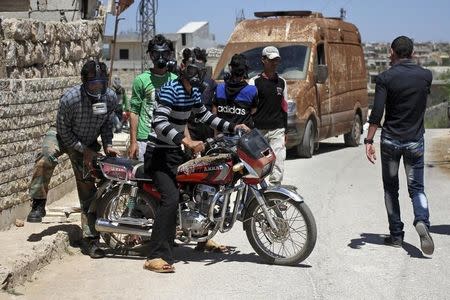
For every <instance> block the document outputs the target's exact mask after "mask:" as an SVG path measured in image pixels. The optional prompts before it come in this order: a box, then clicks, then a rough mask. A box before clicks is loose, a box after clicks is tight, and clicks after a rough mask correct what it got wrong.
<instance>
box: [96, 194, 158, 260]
mask: <svg viewBox="0 0 450 300" xmlns="http://www.w3.org/2000/svg"><path fill="white" fill-rule="evenodd" d="M130 192H131V188H130V186H128V185H124V187H123V188H122V191H121V193H120V195H118V193H119V187H118V186H116V187H114V188H113V189H111V190H110V191H109V192H108V193H106V194H105V196H104V197H103V198H102V201H101V202H100V205H99V206H98V207H97V217H98V218H105V219H108V220H114V219H119V218H120V217H121V216H122V215H123V213H124V212H125V209H126V207H127V202H128V199H129V197H130ZM136 205H137V206H140V207H145V208H146V209H145V212H143V214H144V216H145V218H147V219H154V218H155V214H156V209H157V203H156V201H155V200H154V199H153V198H151V197H150V196H149V195H148V194H146V193H144V192H143V191H141V190H139V191H138V194H137V201H136ZM100 236H101V237H102V239H103V241H104V242H105V243H106V245H108V247H109V248H111V249H114V250H115V251H119V252H122V253H123V254H129V251H130V250H135V249H136V248H137V247H139V245H136V244H135V243H130V236H131V235H128V234H120V233H109V232H100ZM133 238H134V237H133ZM139 239H140V240H141V241H142V242H143V241H145V240H148V239H150V238H149V237H141V236H139Z"/></svg>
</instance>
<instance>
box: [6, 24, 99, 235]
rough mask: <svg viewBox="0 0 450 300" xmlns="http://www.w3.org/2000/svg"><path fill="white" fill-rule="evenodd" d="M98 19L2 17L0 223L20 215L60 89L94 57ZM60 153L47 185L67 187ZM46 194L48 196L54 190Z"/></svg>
mask: <svg viewBox="0 0 450 300" xmlns="http://www.w3.org/2000/svg"><path fill="white" fill-rule="evenodd" d="M103 24H104V23H103V20H97V21H77V22H72V23H61V22H40V21H36V20H32V19H27V20H17V19H5V20H3V21H2V22H1V27H0V229H4V228H5V227H7V226H8V225H9V224H11V223H12V222H14V219H15V218H25V217H26V214H27V213H28V211H29V200H30V198H29V196H28V191H27V190H28V184H29V181H30V178H31V175H32V174H31V173H32V168H33V165H34V160H35V157H36V154H37V152H38V151H39V149H40V146H41V142H42V137H43V134H44V133H45V132H46V130H47V129H48V127H49V126H50V124H52V123H54V122H55V116H56V110H57V107H58V102H59V98H60V96H61V94H62V93H63V91H64V90H65V89H67V88H68V87H70V86H72V85H75V84H78V83H79V82H80V75H79V74H80V70H81V67H82V65H83V63H84V62H85V61H86V60H87V59H88V58H91V57H99V56H100V53H101V42H102V40H101V38H102V32H103ZM72 177H73V173H72V170H71V167H70V162H69V161H68V158H67V156H66V155H64V156H62V157H61V158H60V164H59V165H58V166H57V168H56V170H55V173H54V177H53V178H52V181H51V188H52V189H53V190H54V191H56V190H57V189H55V188H56V187H59V190H60V193H59V194H61V193H64V192H66V191H67V189H64V188H62V186H63V185H64V184H65V185H66V186H71V187H73V180H71V178H72ZM71 181H72V183H70V182H71ZM54 191H53V192H52V193H53V194H54V195H51V194H49V202H51V201H52V200H53V199H55V198H58V193H55V192H54Z"/></svg>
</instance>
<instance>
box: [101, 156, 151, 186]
mask: <svg viewBox="0 0 450 300" xmlns="http://www.w3.org/2000/svg"><path fill="white" fill-rule="evenodd" d="M101 163H103V164H109V165H113V166H120V167H124V168H125V169H126V171H127V174H128V179H129V180H132V181H152V178H151V177H150V176H148V175H147V174H145V171H144V163H143V162H141V161H138V160H135V159H130V158H125V157H105V158H103V159H102V161H101Z"/></svg>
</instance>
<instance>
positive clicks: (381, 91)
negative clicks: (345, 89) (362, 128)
mask: <svg viewBox="0 0 450 300" xmlns="http://www.w3.org/2000/svg"><path fill="white" fill-rule="evenodd" d="M386 98H387V87H386V84H385V82H384V80H383V78H382V77H381V75H380V76H378V77H377V81H376V86H375V97H374V100H373V108H372V112H371V113H370V117H369V121H368V122H369V124H370V125H369V130H368V131H367V137H366V139H365V141H364V143H365V145H366V157H367V159H368V160H369V161H370V162H371V163H372V164H374V163H375V161H376V160H377V157H376V155H375V153H376V151H375V146H374V145H373V137H374V136H375V132H376V131H377V129H378V127H379V126H380V122H381V119H382V117H383V113H384V106H385V103H386Z"/></svg>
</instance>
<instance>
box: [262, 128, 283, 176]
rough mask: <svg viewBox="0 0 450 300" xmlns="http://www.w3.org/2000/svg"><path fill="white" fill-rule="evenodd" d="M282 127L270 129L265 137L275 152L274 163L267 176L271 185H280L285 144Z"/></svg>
mask: <svg viewBox="0 0 450 300" xmlns="http://www.w3.org/2000/svg"><path fill="white" fill-rule="evenodd" d="M284 136H285V132H284V128H279V129H275V130H270V131H269V132H268V133H267V134H266V137H267V139H268V140H269V143H270V147H272V150H273V151H274V152H275V157H276V160H275V165H274V166H273V170H272V173H271V174H270V176H269V182H270V183H271V184H273V185H280V184H281V181H282V180H283V173H284V161H285V160H286V144H285V141H284Z"/></svg>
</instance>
